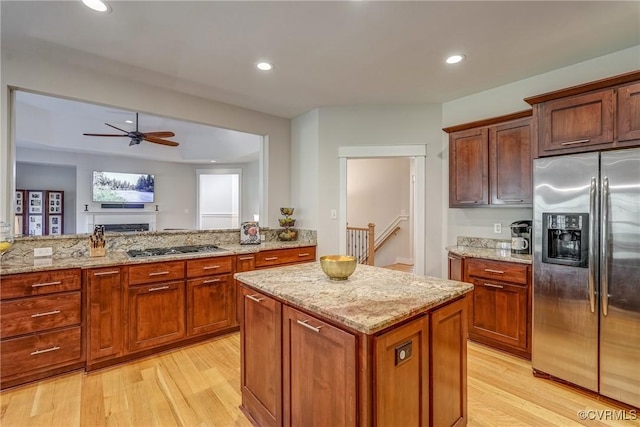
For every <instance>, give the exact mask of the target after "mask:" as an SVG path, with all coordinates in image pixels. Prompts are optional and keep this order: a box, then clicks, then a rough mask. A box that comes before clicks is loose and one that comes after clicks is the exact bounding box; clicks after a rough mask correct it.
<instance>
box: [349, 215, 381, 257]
mask: <svg viewBox="0 0 640 427" xmlns="http://www.w3.org/2000/svg"><path fill="white" fill-rule="evenodd" d="M375 228H376V225H375V224H373V223H369V224H368V227H367V228H362V227H349V226H347V255H351V256H355V257H356V259H357V260H358V263H359V264H368V265H374V261H375V249H374V247H375Z"/></svg>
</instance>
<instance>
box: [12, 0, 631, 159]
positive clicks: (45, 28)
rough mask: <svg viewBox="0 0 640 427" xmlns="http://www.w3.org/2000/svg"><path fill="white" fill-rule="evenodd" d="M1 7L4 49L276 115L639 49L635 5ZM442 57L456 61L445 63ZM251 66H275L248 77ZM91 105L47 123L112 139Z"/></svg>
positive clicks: (431, 90) (155, 121) (455, 88)
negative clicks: (76, 120) (74, 116)
mask: <svg viewBox="0 0 640 427" xmlns="http://www.w3.org/2000/svg"><path fill="white" fill-rule="evenodd" d="M0 4H1V8H2V9H1V19H2V25H1V35H2V47H3V49H4V48H5V47H9V48H14V49H20V50H27V51H32V52H39V53H42V52H46V53H47V54H48V55H55V56H56V57H58V58H62V59H64V60H66V61H68V62H70V63H72V64H79V65H80V64H81V65H82V66H85V67H94V68H96V69H97V68H99V69H100V70H101V71H102V72H107V73H113V74H118V75H122V76H125V75H126V76H127V78H130V79H133V80H137V81H141V82H145V83H147V84H156V85H159V86H162V87H164V88H168V89H172V90H177V91H181V92H184V93H189V94H193V95H197V96H200V97H205V98H209V99H213V100H216V101H220V102H226V103H229V104H233V105H237V106H241V107H246V108H249V109H253V110H257V111H262V112H265V113H269V114H273V115H276V116H281V117H285V118H292V117H295V116H297V115H300V114H302V113H305V112H307V111H310V110H312V109H314V108H317V107H322V106H338V105H373V104H387V105H389V104H418V103H420V104H423V103H441V102H444V101H448V100H452V99H456V98H459V97H462V96H465V95H469V94H472V93H476V92H479V91H482V90H486V89H489V88H492V87H497V86H501V85H504V84H507V83H509V82H513V81H516V80H520V79H523V78H527V77H530V76H533V75H537V74H541V73H544V72H546V71H550V70H553V69H557V68H560V67H563V66H567V65H570V64H574V63H577V62H581V61H584V60H587V59H590V58H594V57H597V56H602V55H605V54H608V53H611V52H615V51H618V50H621V49H624V48H627V47H631V46H636V45H640V2H638V1H622V2H615V1H603V2H597V1H567V2H563V1H540V2H525V1H496V2H485V1H470V2H461V1H443V2H436V1H282V2H273V1H255V2H254V1H111V6H112V9H113V10H112V12H111V13H109V14H99V13H97V12H94V11H91V10H89V9H87V8H86V7H85V6H83V4H82V3H81V2H80V1H79V0H75V1H43V2H39V1H7V0H2V1H1V2H0ZM454 52H460V53H464V54H465V55H466V56H467V59H466V61H464V62H463V63H460V64H457V65H454V66H448V65H445V63H444V59H445V58H446V57H447V56H448V55H449V54H451V53H454ZM260 60H268V61H271V62H273V63H274V64H275V69H274V70H273V71H271V72H268V73H265V72H259V71H257V70H256V69H255V68H254V64H255V63H256V62H257V61H260ZM25 102H27V101H25ZM30 102H31V105H32V107H33V108H40V109H43V110H46V109H47V108H49V110H48V113H47V114H50V115H51V117H52V118H51V122H52V123H54V122H55V123H63V120H62V119H61V118H59V117H57V116H55V115H57V114H58V113H53V111H54V110H58V109H60V110H63V108H62V106H61V105H60V104H57V102H62V101H47V102H46V103H39V104H38V103H37V102H36V101H35V100H34V99H31V101H30ZM65 102H66V101H65ZM69 108H71V107H69ZM90 111H93V113H95V114H93V115H92V116H91V117H89V116H90V115H91V114H90V113H89V110H86V111H85V110H83V114H84V115H85V116H84V117H83V118H82V120H83V121H82V127H79V125H78V127H74V126H75V125H73V124H72V123H73V120H71V119H69V120H67V121H65V122H64V126H62V125H60V126H57V127H58V128H60V129H59V130H60V132H61V134H60V135H63V134H66V135H70V134H71V132H74V133H78V132H79V133H83V132H93V133H110V131H111V130H112V129H111V128H109V127H107V126H104V122H109V123H111V124H114V125H116V126H117V124H116V122H117V121H118V119H122V118H123V117H124V115H125V113H123V112H120V111H115V110H114V109H108V108H104V107H99V108H98V107H95V108H93V109H91V110H90ZM60 114H62V113H60ZM120 123H121V124H122V121H120ZM140 123H141V127H142V126H143V124H144V126H145V128H144V130H143V129H142V128H141V131H155V130H172V131H174V132H175V133H176V137H175V138H174V139H175V140H176V141H178V142H180V143H181V149H184V148H186V146H187V144H186V142H187V141H188V135H189V132H193V133H197V132H198V131H199V130H197V129H196V130H191V129H190V127H189V126H188V124H185V123H184V122H182V123H178V122H176V121H171V120H169V119H161V118H154V117H151V116H149V117H145V116H141V117H140ZM147 125H148V128H147V127H146V126H147ZM181 126H184V127H185V128H184V132H185V133H184V134H183V135H182V134H181V132H180V131H179V130H180V129H181V128H180V127H181ZM118 127H121V126H118ZM200 130H201V129H200ZM85 138H89V137H85ZM210 138H216V136H212V137H210ZM26 139H28V138H26ZM96 139H100V138H94V139H90V140H89V139H84V140H82V141H81V145H83V144H89V143H90V141H95V140H96ZM110 139H111V138H102V139H101V140H100V141H99V142H100V143H101V144H104V145H109V143H115V141H106V140H110ZM96 142H97V141H96ZM121 142H122V145H123V147H125V146H126V145H128V139H127V138H122V141H121ZM145 144H146V145H147V146H151V145H155V144H148V143H143V144H141V145H145ZM189 145H191V144H189ZM193 145H194V146H195V143H194V144H193ZM137 148H140V149H141V150H148V149H149V148H148V147H145V146H143V147H140V146H138V147H137ZM161 148H162V150H160V151H164V152H173V153H175V151H171V150H175V149H170V148H164V147H161ZM122 149H124V148H122ZM154 151H159V150H158V149H156V150H154ZM199 156H201V153H190V154H184V155H183V154H181V155H180V157H184V159H185V161H190V160H189V159H191V160H193V159H197V160H202V158H201V157H199ZM205 158H207V156H205Z"/></svg>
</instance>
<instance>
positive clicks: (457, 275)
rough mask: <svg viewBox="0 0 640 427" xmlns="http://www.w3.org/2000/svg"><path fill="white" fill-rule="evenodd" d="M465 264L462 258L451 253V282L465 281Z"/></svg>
mask: <svg viewBox="0 0 640 427" xmlns="http://www.w3.org/2000/svg"><path fill="white" fill-rule="evenodd" d="M463 262H464V261H463V259H462V257H460V256H458V255H454V254H452V253H449V280H458V281H460V282H462V281H463V280H464V270H463Z"/></svg>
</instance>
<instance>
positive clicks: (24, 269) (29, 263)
mask: <svg viewBox="0 0 640 427" xmlns="http://www.w3.org/2000/svg"><path fill="white" fill-rule="evenodd" d="M304 246H315V244H314V243H311V242H304V241H293V242H280V241H274V242H262V243H261V244H259V245H240V244H234V243H231V244H222V245H220V247H221V248H222V249H224V250H223V251H218V252H198V253H191V254H179V255H162V256H156V257H143V258H131V257H129V256H128V255H127V254H126V252H125V251H122V250H112V251H107V254H106V256H103V257H95V258H91V257H88V256H79V257H61V258H56V257H53V258H34V257H33V256H25V257H22V258H15V257H14V258H10V259H0V275H6V274H15V273H31V272H37V271H46V270H60V269H65V268H98V267H108V266H112V265H128V264H129V265H130V264H144V263H151V262H166V261H176V260H185V259H194V258H208V257H218V256H228V255H236V254H247V253H257V252H260V251H267V250H271V249H287V248H298V247H304Z"/></svg>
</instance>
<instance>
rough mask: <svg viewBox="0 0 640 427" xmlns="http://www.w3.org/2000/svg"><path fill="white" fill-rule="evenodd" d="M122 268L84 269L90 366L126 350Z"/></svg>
mask: <svg viewBox="0 0 640 427" xmlns="http://www.w3.org/2000/svg"><path fill="white" fill-rule="evenodd" d="M122 270H123V268H121V267H118V266H115V267H106V268H93V269H89V270H87V271H85V272H84V279H85V283H86V295H87V367H88V370H90V369H91V365H92V364H94V363H97V362H100V361H104V360H109V359H112V358H115V357H118V356H121V355H122V354H123V350H124V348H123V347H124V336H123V322H122V320H123V319H122V306H123V290H124V278H125V275H124V274H123V271H122Z"/></svg>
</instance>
